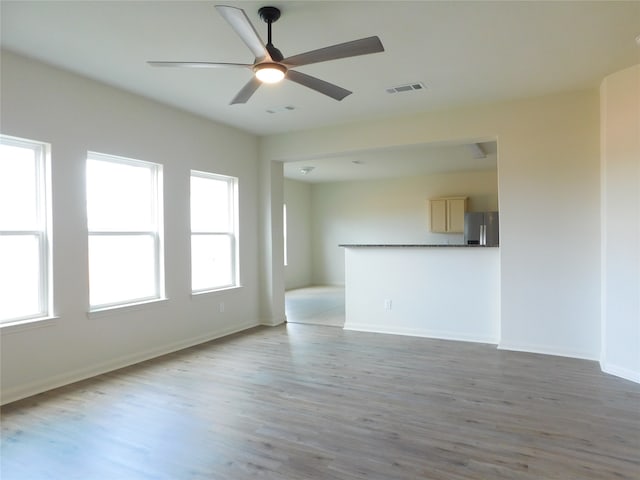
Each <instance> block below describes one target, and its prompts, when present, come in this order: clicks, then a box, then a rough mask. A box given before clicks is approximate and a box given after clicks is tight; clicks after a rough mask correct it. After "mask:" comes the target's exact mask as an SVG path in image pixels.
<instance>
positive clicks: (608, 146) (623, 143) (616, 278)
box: [600, 65, 640, 382]
mask: <svg viewBox="0 0 640 480" xmlns="http://www.w3.org/2000/svg"><path fill="white" fill-rule="evenodd" d="M600 94H601V135H602V137H601V138H602V143H601V150H602V171H601V174H602V218H603V229H602V326H603V328H602V354H601V364H602V368H603V370H605V371H607V372H610V373H613V374H615V375H619V376H622V377H625V378H628V379H630V380H634V381H636V382H640V65H636V66H635V67H632V68H629V69H626V70H622V71H620V72H617V73H615V74H612V75H610V76H608V77H607V78H605V79H604V81H603V82H602V85H601V87H600Z"/></svg>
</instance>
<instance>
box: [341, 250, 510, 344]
mask: <svg viewBox="0 0 640 480" xmlns="http://www.w3.org/2000/svg"><path fill="white" fill-rule="evenodd" d="M343 250H345V263H346V275H347V277H346V278H347V282H346V304H345V310H346V312H345V313H346V321H345V325H344V328H345V329H347V330H361V331H366V332H381V333H392V334H400V335H413V336H420V337H430V338H443V339H447V340H463V341H473V342H483V343H498V338H499V326H500V312H499V308H500V307H499V290H500V285H499V283H500V282H499V269H500V260H499V258H500V250H499V249H498V248H490V247H487V248H485V247H470V248H467V247H416V248H413V247H382V248H377V247H348V248H344V249H343Z"/></svg>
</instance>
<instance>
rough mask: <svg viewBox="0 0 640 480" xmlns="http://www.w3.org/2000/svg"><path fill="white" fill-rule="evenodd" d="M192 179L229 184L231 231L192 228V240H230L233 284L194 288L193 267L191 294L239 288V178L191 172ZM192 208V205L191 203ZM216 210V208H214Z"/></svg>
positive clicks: (228, 205) (197, 171)
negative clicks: (198, 236) (198, 238)
mask: <svg viewBox="0 0 640 480" xmlns="http://www.w3.org/2000/svg"><path fill="white" fill-rule="evenodd" d="M192 177H199V178H206V179H212V180H218V181H224V182H226V183H227V194H228V196H227V199H228V204H227V207H228V208H229V218H231V222H230V225H229V229H228V230H225V231H215V230H194V229H193V228H191V238H193V237H194V236H197V235H214V236H225V237H228V238H229V239H230V242H229V243H230V245H231V250H232V251H231V254H230V256H231V283H229V284H225V285H216V286H215V287H213V286H212V287H205V288H200V289H194V288H193V271H192V270H193V268H192V267H191V269H190V270H191V272H192V273H191V293H192V294H194V295H197V294H202V293H208V292H216V291H220V290H228V289H231V288H237V287H239V286H240V272H239V265H240V254H239V248H238V223H239V219H238V178H237V177H231V176H228V175H220V174H216V173H210V172H203V171H199V170H191V175H190V177H189V178H190V179H191V178H192ZM190 208H192V205H191V203H190ZM213 208H215V207H213ZM190 265H193V253H191V263H190Z"/></svg>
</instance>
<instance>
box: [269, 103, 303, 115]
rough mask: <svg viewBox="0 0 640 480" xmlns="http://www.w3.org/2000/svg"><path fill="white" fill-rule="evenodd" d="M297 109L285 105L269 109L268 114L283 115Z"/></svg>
mask: <svg viewBox="0 0 640 480" xmlns="http://www.w3.org/2000/svg"><path fill="white" fill-rule="evenodd" d="M295 109H296V107H294V106H293V105H283V106H280V107H271V108H267V113H282V112H289V111H291V110H295Z"/></svg>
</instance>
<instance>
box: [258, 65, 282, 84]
mask: <svg viewBox="0 0 640 480" xmlns="http://www.w3.org/2000/svg"><path fill="white" fill-rule="evenodd" d="M253 71H254V73H255V75H256V78H257V79H258V80H260V81H261V82H262V83H278V82H279V81H281V80H282V79H283V78H284V76H285V74H286V73H287V68H286V67H285V66H284V65H280V64H279V63H261V64H259V65H256V66H255V67H254V69H253Z"/></svg>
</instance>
